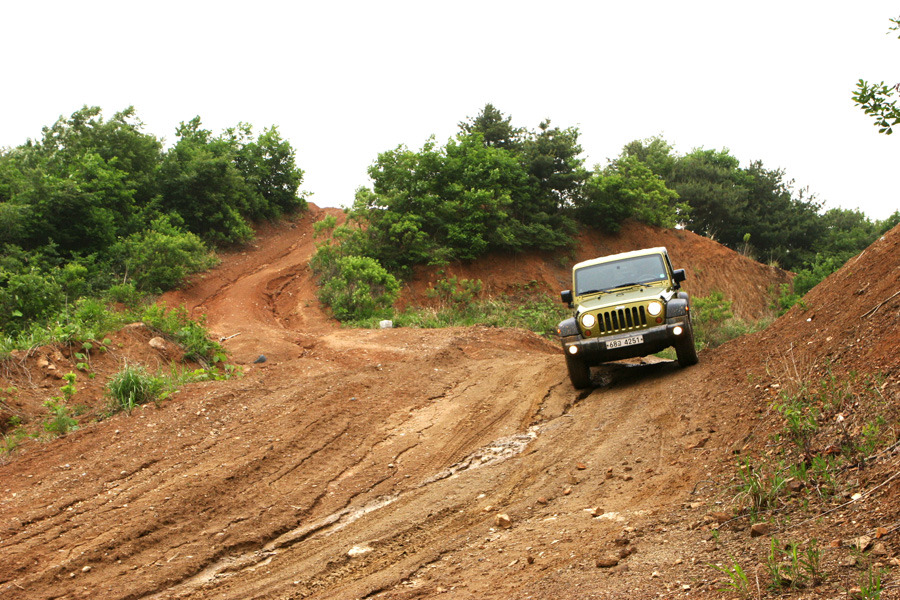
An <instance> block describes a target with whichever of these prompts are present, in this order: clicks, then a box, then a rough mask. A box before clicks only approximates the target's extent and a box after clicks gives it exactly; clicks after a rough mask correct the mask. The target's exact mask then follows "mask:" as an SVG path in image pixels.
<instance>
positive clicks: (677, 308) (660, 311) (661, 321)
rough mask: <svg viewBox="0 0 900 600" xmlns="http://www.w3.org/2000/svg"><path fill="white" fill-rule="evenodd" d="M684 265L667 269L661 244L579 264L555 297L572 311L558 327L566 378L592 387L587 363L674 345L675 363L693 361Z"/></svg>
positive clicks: (684, 365)
mask: <svg viewBox="0 0 900 600" xmlns="http://www.w3.org/2000/svg"><path fill="white" fill-rule="evenodd" d="M684 279H685V275H684V269H677V270H675V269H672V264H671V263H670V262H669V254H668V252H667V251H666V249H665V248H647V249H645V250H636V251H634V252H623V253H622V254H614V255H612V256H604V257H601V258H595V259H592V260H586V261H584V262H580V263H578V264H577V265H575V266H574V267H572V289H571V290H565V291H563V292H562V293H561V294H560V295H561V296H562V301H563V302H565V303H567V304H568V305H569V308H574V309H575V314H574V316H573V317H572V318H569V319H566V320H565V321H563V322H562V323H560V324H559V326H558V327H557V333H558V334H559V341H560V343H562V348H563V352H564V353H565V356H566V366H567V367H568V370H569V379H571V380H572V385H573V386H575V388H576V389H583V388H587V387H590V385H591V367H594V366H597V365H599V364H600V363H604V362H608V361H613V360H621V359H623V358H634V357H636V356H647V355H649V354H655V353H656V352H660V351H661V350H663V349H665V348H668V347H670V346H671V347H674V348H675V354H676V356H677V357H678V364H679V365H681V366H682V367H687V366H689V365H693V364H696V363H697V360H698V359H697V349H696V348H695V347H694V330H693V328H692V327H691V312H690V302H689V299H688V295H687V293H686V292H682V291H680V288H681V282H682V281H684Z"/></svg>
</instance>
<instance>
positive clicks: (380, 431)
mask: <svg viewBox="0 0 900 600" xmlns="http://www.w3.org/2000/svg"><path fill="white" fill-rule="evenodd" d="M325 212H326V211H323V210H321V209H317V208H315V207H313V208H312V209H311V210H310V212H309V213H307V214H306V215H304V216H303V217H302V218H298V219H297V220H296V222H294V223H284V224H279V225H270V226H266V227H265V228H263V230H261V231H260V234H259V237H258V239H257V241H256V242H255V244H254V246H253V247H251V248H247V249H245V250H243V251H239V252H235V253H232V254H230V255H227V256H225V257H224V260H223V262H222V264H221V265H220V266H219V267H218V268H216V269H214V270H213V271H211V272H210V273H208V274H206V275H205V276H204V277H202V278H200V279H198V280H197V281H196V282H195V283H194V284H193V285H192V286H190V287H188V288H186V289H184V290H182V291H180V292H178V293H174V294H171V295H169V296H167V297H166V299H165V300H166V301H167V302H168V303H169V304H170V305H174V304H176V303H184V304H185V305H186V306H187V307H188V308H189V309H190V310H191V311H192V312H195V313H197V314H199V313H205V314H206V315H207V321H208V325H209V327H210V328H211V330H212V331H213V332H214V333H215V335H216V336H217V337H219V338H225V339H224V341H223V345H225V347H226V348H227V349H228V350H229V351H230V352H231V356H232V358H233V361H234V362H235V363H237V364H240V365H243V367H244V374H243V376H242V377H239V378H234V379H231V380H229V381H224V382H207V383H202V384H191V385H187V386H184V388H183V389H182V390H181V391H180V392H179V393H177V394H174V395H173V396H171V397H170V398H168V399H166V400H165V401H163V402H162V403H160V404H159V405H158V406H157V405H153V404H150V405H148V406H146V407H145V408H143V409H136V410H135V411H133V412H132V413H131V414H130V415H127V414H118V415H116V416H114V417H111V418H107V419H105V420H102V421H99V422H91V423H88V422H86V419H82V427H81V428H80V429H79V430H78V431H75V432H74V433H70V434H68V435H66V436H65V437H62V438H59V439H55V440H52V441H46V442H37V441H30V442H27V443H25V444H23V445H22V446H21V447H20V448H19V449H17V450H16V451H15V452H14V453H12V454H11V455H6V458H5V459H4V462H5V464H2V465H0V596H2V598H4V600H6V599H9V600H14V599H25V598H27V599H34V598H100V599H105V598H117V599H123V598H128V599H137V598H147V599H150V598H160V599H162V598H192V599H212V598H235V599H250V598H279V599H288V598H393V599H400V598H403V599H407V598H427V597H432V596H440V597H446V598H472V599H475V598H496V599H501V598H504V599H505V598H573V599H574V598H579V599H580V598H651V597H664V598H674V597H695V598H697V597H700V598H718V597H737V595H738V594H736V593H735V594H730V595H729V594H725V593H723V592H721V591H719V590H720V588H722V586H723V580H724V578H723V576H722V574H721V573H720V572H719V571H717V570H716V569H714V568H712V567H711V566H710V565H711V563H724V564H730V561H731V560H732V559H737V560H740V561H746V562H744V563H743V564H744V565H745V568H746V569H747V570H748V571H749V572H751V573H753V572H758V565H759V562H760V561H761V560H762V557H764V556H765V553H766V552H767V551H768V549H769V544H770V537H768V536H763V537H759V538H751V537H750V535H749V532H748V530H747V529H746V528H745V525H744V524H742V522H739V521H736V522H735V523H732V524H729V525H728V526H727V527H726V526H723V527H722V528H720V530H715V531H714V530H713V529H711V527H710V523H713V522H715V518H714V517H711V516H710V515H715V514H716V513H715V511H717V510H718V511H721V510H724V505H718V504H716V502H725V501H726V500H727V495H728V494H723V491H722V489H723V488H722V485H721V482H723V481H727V479H728V477H729V473H732V474H733V472H734V465H735V456H734V454H735V453H736V452H738V453H741V452H742V453H744V454H747V453H749V452H751V451H764V450H765V448H766V444H767V440H769V439H770V438H769V437H768V435H767V434H766V431H767V430H766V428H767V427H771V426H777V425H778V424H777V423H776V424H774V425H773V418H772V414H771V411H769V410H768V409H767V407H768V406H769V401H770V400H771V397H770V393H771V390H772V389H773V387H772V386H773V385H774V384H775V383H777V382H778V381H780V379H779V373H780V371H779V369H781V368H782V365H784V364H788V363H785V360H786V357H787V359H788V360H790V361H791V362H790V363H789V364H802V365H805V366H807V367H808V368H809V370H810V371H813V370H816V369H830V372H832V373H835V374H838V375H841V374H846V373H849V372H850V371H854V370H855V371H859V372H867V373H875V372H876V371H877V372H879V377H880V379H879V382H880V385H881V394H883V398H884V402H885V404H886V406H889V405H896V404H897V388H898V385H897V383H898V380H900V372H898V358H897V352H896V348H898V347H900V322H898V314H900V296H898V295H897V294H896V292H897V290H898V282H900V259H898V257H900V229H895V230H893V231H891V232H890V233H889V234H888V235H886V236H885V238H884V239H883V240H880V241H879V242H876V244H874V245H873V246H872V247H871V248H870V249H869V250H867V251H866V252H865V253H863V254H862V255H861V256H860V257H859V258H858V259H856V260H855V261H851V263H849V264H848V265H847V266H846V267H844V269H842V270H841V271H839V272H838V273H836V274H835V275H833V276H832V277H831V278H829V279H828V280H826V281H825V282H823V283H822V284H821V285H820V286H819V287H817V288H816V289H814V290H813V291H812V292H811V293H810V294H809V295H808V296H807V298H806V300H805V307H803V308H800V307H797V308H794V309H792V311H791V312H789V313H788V314H787V315H786V316H785V317H783V318H782V319H779V320H778V321H777V322H776V323H775V324H774V325H773V326H772V327H770V328H769V329H767V330H765V331H763V332H760V333H758V334H755V335H753V336H750V337H748V338H744V339H740V340H736V341H734V342H731V343H729V344H726V345H724V346H722V347H720V348H717V349H715V350H712V351H704V352H701V354H700V364H698V365H696V366H694V367H690V368H687V369H680V368H679V367H678V366H677V365H676V364H675V363H674V362H670V361H661V360H648V361H646V362H645V363H643V364H615V365H609V366H606V367H603V368H600V369H598V370H597V372H596V373H595V382H596V384H597V385H596V387H595V388H594V389H592V390H589V391H585V392H576V391H575V390H573V388H572V387H571V385H570V384H569V381H568V378H567V375H566V369H565V365H564V362H563V358H562V356H561V354H560V351H559V349H558V347H557V345H556V344H554V343H551V342H548V341H546V340H544V339H542V338H540V337H538V336H536V335H534V334H532V333H529V332H525V331H520V330H509V329H493V328H483V327H474V328H450V329H442V330H417V329H400V328H398V329H385V330H353V329H342V328H340V327H339V326H337V325H336V324H335V323H334V322H333V321H332V320H330V319H329V318H328V317H327V315H326V314H325V313H324V312H323V311H322V309H321V307H320V306H319V305H318V303H317V301H316V300H315V295H314V285H313V282H312V280H311V276H310V273H309V269H308V267H307V265H306V263H307V260H308V258H309V256H310V255H311V253H312V252H313V250H314V243H313V240H312V223H313V222H314V221H315V220H317V219H319V218H322V216H324V214H325ZM632 227H634V226H632ZM588 239H589V240H590V243H591V244H593V247H592V248H591V249H585V250H584V251H585V252H587V253H588V254H605V253H607V252H610V251H618V250H624V249H629V248H630V246H629V244H635V243H638V244H639V245H640V246H655V245H665V246H667V247H668V248H669V250H670V252H671V253H672V255H673V260H674V262H675V263H676V267H684V268H685V269H687V271H688V282H689V283H691V284H692V285H695V286H696V287H693V288H688V289H689V290H691V291H693V292H694V293H703V291H704V290H711V289H722V290H723V291H725V292H726V294H729V291H730V290H734V291H735V292H734V293H737V294H738V295H732V298H733V299H734V301H735V305H736V307H740V308H739V311H741V312H743V311H747V312H746V313H745V314H754V313H755V311H759V310H762V308H761V307H762V306H763V305H764V303H763V302H761V301H760V300H759V298H761V297H764V296H765V294H766V291H767V290H768V288H769V287H770V286H771V285H772V284H774V283H778V282H780V281H783V278H784V275H783V274H780V273H778V272H773V271H771V270H770V269H769V268H768V267H764V266H760V265H756V264H755V263H751V262H750V261H748V259H745V258H744V257H741V256H739V255H737V254H735V253H733V252H730V251H728V250H727V249H724V248H721V247H719V246H716V245H713V243H712V242H709V241H708V240H702V239H701V238H696V236H693V235H691V234H689V233H687V232H676V231H662V230H644V231H643V232H641V231H638V230H636V229H635V230H632V229H631V228H626V230H624V231H623V232H622V234H621V236H620V237H619V238H616V240H606V241H604V239H603V238H600V237H596V238H594V237H590V238H588ZM620 240H629V241H627V243H626V242H622V245H619V241H620ZM583 257H584V256H581V255H579V256H578V257H577V258H578V259H580V258H583ZM504 260H506V261H509V262H505V263H504V262H503V261H504ZM518 260H519V261H520V262H518V263H517V262H516V258H515V257H506V258H505V259H497V260H494V261H492V263H491V265H490V267H486V266H477V265H470V266H468V267H466V268H465V269H461V270H459V271H458V273H460V274H461V275H462V276H464V277H468V278H478V279H482V280H483V281H485V282H486V286H488V283H489V284H490V286H497V285H498V284H497V283H496V282H498V281H507V280H510V279H511V277H512V276H513V275H514V277H515V279H512V281H513V283H516V282H519V283H523V284H528V283H529V282H530V281H531V280H536V281H540V282H543V284H545V285H546V286H547V287H548V288H551V289H552V290H553V292H554V293H556V292H557V291H558V289H560V288H562V287H567V285H565V279H566V278H565V277H564V276H563V281H560V279H559V278H560V275H559V273H561V272H564V271H561V270H560V269H563V268H564V266H565V265H560V264H558V262H554V261H556V259H553V260H552V261H549V262H544V263H541V262H540V261H538V260H537V259H535V258H533V257H528V258H525V257H519V259H518ZM551 263H552V264H551ZM513 266H515V268H513ZM526 267H527V268H526ZM529 269H531V270H529ZM448 271H449V270H448ZM498 271H499V272H500V273H501V275H500V276H489V274H491V273H496V272H498ZM765 273H770V275H769V278H768V279H766V277H765ZM746 282H752V285H750V284H747V283H746ZM415 285H417V284H413V288H415ZM729 286H734V287H729ZM490 289H491V290H494V291H499V288H497V287H491V288H490ZM751 289H752V290H755V292H754V293H753V294H752V295H753V296H754V297H753V298H749V299H747V298H744V297H742V296H740V294H742V293H744V292H749V291H750V290H751ZM492 293H493V292H492ZM729 295H731V294H729ZM739 296H740V297H739ZM150 333H151V332H149V331H145V328H143V327H141V326H135V327H132V328H128V329H126V330H124V331H122V332H119V333H117V334H116V337H113V338H111V341H112V343H111V344H110V345H109V348H108V350H107V352H106V353H103V354H102V356H101V355H100V353H96V354H95V355H94V356H95V357H92V360H93V363H92V367H93V373H94V374H95V378H94V380H91V382H94V381H97V382H99V381H104V380H105V379H106V378H107V377H109V375H110V374H111V373H113V372H115V370H116V369H117V368H118V366H120V365H121V364H123V363H124V362H126V361H128V362H134V361H140V362H145V363H147V364H149V365H150V366H151V367H155V366H156V364H158V361H164V360H165V359H166V358H167V356H166V353H167V352H168V353H170V354H171V353H172V352H173V350H172V349H170V348H169V349H166V348H164V349H162V350H157V349H151V348H149V347H148V346H147V342H148V341H149V339H148V338H149V335H150ZM64 350H65V349H59V350H57V351H54V350H53V349H41V350H39V351H36V352H33V353H29V354H27V355H25V354H23V355H18V356H16V357H13V358H12V359H10V360H7V361H6V362H5V363H4V365H3V370H2V372H0V374H2V380H0V386H2V388H3V389H4V390H8V389H9V388H10V387H13V388H15V390H14V391H12V392H5V393H4V394H3V396H4V400H3V402H4V406H6V407H7V410H9V411H10V412H12V413H14V414H20V413H21V414H23V415H24V416H26V417H27V416H28V414H26V410H27V407H28V406H33V405H34V403H35V401H36V400H37V399H46V398H48V397H49V396H50V395H52V394H54V393H55V390H56V388H57V387H58V386H59V384H60V381H59V379H58V378H57V375H58V374H59V373H60V372H67V371H69V370H73V369H74V365H73V363H72V359H71V357H69V356H67V355H66V352H64ZM56 352H58V354H57V353H56ZM260 355H264V356H265V357H266V360H265V362H261V363H254V360H256V359H257V358H258V357H259V356H260ZM174 358H176V359H177V357H174ZM39 359H40V360H39ZM51 367H53V368H51ZM776 367H777V369H776ZM776 371H779V372H776ZM81 379H82V378H81V377H80V378H79V385H82V384H87V383H88V382H82V381H81ZM94 385H99V384H94V383H91V384H90V385H85V386H84V387H83V388H82V387H79V391H78V392H77V393H76V395H75V397H74V398H73V400H72V403H73V404H78V403H84V404H85V405H86V406H87V407H88V413H87V414H96V411H98V410H99V407H100V405H101V404H102V402H103V400H102V398H101V397H100V396H99V393H98V391H97V389H95V388H93V387H91V386H94ZM91 390H92V391H91ZM851 409H852V405H851V406H849V407H848V410H847V418H848V419H851V420H852V418H853V413H852V410H851ZM90 411H95V412H93V413H92V412H90ZM741 456H743V454H742V455H741ZM896 471H897V458H896V456H895V455H893V454H890V453H887V454H885V455H884V456H883V457H882V459H880V462H878V461H876V464H875V465H874V466H873V467H872V468H871V470H870V471H867V473H866V474H865V477H863V476H862V475H861V476H860V477H859V478H858V479H859V481H860V482H865V483H860V486H862V487H861V488H860V490H861V491H867V490H869V489H871V488H876V490H875V491H873V492H872V493H866V494H865V495H863V497H862V498H861V499H860V500H859V501H858V502H857V503H856V504H855V505H851V506H850V507H847V508H842V509H840V512H839V513H838V512H836V513H833V514H831V515H829V517H828V518H824V519H819V520H818V521H816V522H815V523H811V524H805V525H802V526H799V527H796V528H795V529H794V530H791V531H785V532H783V533H781V534H780V535H781V536H782V539H783V538H784V537H786V536H790V535H796V536H808V535H810V534H811V533H813V530H814V529H815V528H818V529H815V531H814V533H815V535H816V536H818V537H819V539H822V540H825V539H829V540H830V539H838V540H839V541H840V540H844V543H839V544H838V545H837V547H834V548H831V547H829V548H828V550H827V552H826V556H825V564H826V565H827V568H828V569H829V572H830V573H831V576H830V577H829V579H828V580H826V582H825V583H824V584H821V585H819V586H817V587H815V588H811V589H807V590H803V591H800V592H794V595H795V596H796V597H823V598H833V597H843V594H844V591H845V590H846V589H848V588H849V587H851V585H853V584H855V582H856V581H857V580H858V575H859V569H854V568H849V567H848V568H845V567H841V566H840V561H842V560H845V559H846V558H847V556H850V554H851V549H850V548H848V543H847V540H850V539H852V538H853V537H854V536H859V535H862V534H867V533H870V532H874V531H875V529H874V528H875V527H877V526H883V527H884V528H885V531H886V532H887V533H886V534H882V536H881V537H880V538H879V539H880V541H881V542H882V543H883V544H884V545H885V550H886V554H885V555H884V557H883V563H884V568H885V569H889V570H890V571H888V572H887V573H886V575H885V580H886V581H891V578H892V577H893V572H894V571H895V570H896V567H893V566H892V563H891V562H890V561H891V560H892V559H895V557H896V556H897V550H898V543H897V539H896V537H897V534H896V529H897V526H898V524H900V515H898V501H897V499H896V498H897V492H898V491H900V490H898V489H897V484H896V482H895V481H892V480H890V479H889V477H890V475H889V474H890V473H893V472H896ZM879 474H881V475H879ZM878 477H882V479H881V480H879V479H878ZM865 485H868V486H869V487H868V488H865V487H864V486H865ZM876 486H877V487H876ZM723 498H724V500H723ZM842 501H843V500H842ZM837 514H840V515H841V518H842V520H841V521H840V522H838V521H837V520H836V518H835V519H834V520H832V517H835V515H837ZM826 536H827V537H826ZM873 537H874V535H873ZM724 581H726V582H727V580H724ZM886 587H887V588H888V589H887V590H886V591H885V593H884V594H883V595H882V598H885V597H893V596H890V594H896V590H894V589H891V588H890V585H889V584H888V585H887V586H886ZM779 593H780V592H779ZM769 594H774V592H771V593H770V592H768V591H767V590H766V589H765V587H762V588H761V589H760V590H759V591H757V589H756V588H754V589H753V590H752V597H757V596H765V595H769Z"/></svg>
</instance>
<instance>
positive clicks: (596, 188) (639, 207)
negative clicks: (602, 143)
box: [575, 156, 688, 232]
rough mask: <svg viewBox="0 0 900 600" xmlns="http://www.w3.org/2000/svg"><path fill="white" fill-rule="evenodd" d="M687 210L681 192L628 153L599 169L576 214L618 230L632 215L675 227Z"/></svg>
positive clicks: (590, 222) (609, 229)
mask: <svg viewBox="0 0 900 600" xmlns="http://www.w3.org/2000/svg"><path fill="white" fill-rule="evenodd" d="M687 212H688V207H687V205H686V204H684V203H681V202H678V193H677V192H675V191H674V190H671V189H669V188H667V187H666V184H665V182H664V181H663V180H662V179H661V178H660V177H659V176H658V175H656V174H655V173H653V171H651V170H650V167H648V166H647V165H646V164H645V163H643V162H641V161H640V160H639V159H638V158H637V157H635V156H626V157H623V158H620V159H618V160H617V161H614V162H613V163H611V164H610V165H609V166H608V167H606V168H605V169H600V168H599V167H596V168H595V170H594V173H593V175H592V176H591V177H590V179H588V181H587V183H586V184H585V190H584V198H583V199H582V200H581V201H580V202H579V204H577V205H576V212H575V214H576V216H577V218H578V220H579V221H580V222H582V223H584V224H586V225H590V226H594V227H599V228H600V229H603V230H605V231H609V232H616V231H618V230H619V228H620V227H621V226H622V222H623V221H624V220H625V219H628V218H634V219H636V220H638V221H641V222H643V223H648V224H650V225H656V226H659V227H674V226H675V225H676V223H677V222H678V221H680V220H682V219H684V218H685V217H686V216H687Z"/></svg>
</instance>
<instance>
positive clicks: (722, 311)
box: [691, 290, 768, 349]
mask: <svg viewBox="0 0 900 600" xmlns="http://www.w3.org/2000/svg"><path fill="white" fill-rule="evenodd" d="M731 305H732V301H731V300H726V299H725V295H724V294H723V293H722V292H720V291H718V290H713V291H712V292H710V294H709V295H708V296H694V297H693V298H691V322H692V323H693V326H694V341H695V343H696V345H697V347H698V348H701V349H702V348H715V347H717V346H721V345H722V344H724V343H725V342H727V341H729V340H732V339H734V338H737V337H740V336H742V335H746V334H747V333H750V332H752V331H756V330H759V329H763V328H764V327H765V326H766V325H767V323H768V322H767V320H766V319H761V320H760V321H758V322H756V323H748V322H746V321H744V320H743V319H740V318H738V317H736V316H735V315H734V313H733V312H732V311H731Z"/></svg>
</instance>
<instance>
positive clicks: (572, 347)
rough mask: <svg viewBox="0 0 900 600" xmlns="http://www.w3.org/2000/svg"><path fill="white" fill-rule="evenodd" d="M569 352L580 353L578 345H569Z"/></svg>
mask: <svg viewBox="0 0 900 600" xmlns="http://www.w3.org/2000/svg"><path fill="white" fill-rule="evenodd" d="M569 354H578V346H576V345H574V344H573V345H571V346H569Z"/></svg>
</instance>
